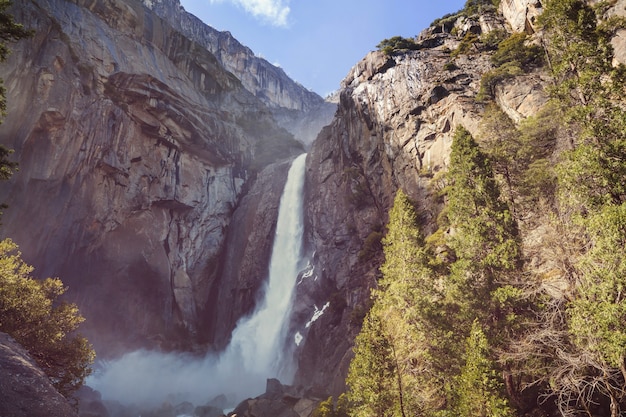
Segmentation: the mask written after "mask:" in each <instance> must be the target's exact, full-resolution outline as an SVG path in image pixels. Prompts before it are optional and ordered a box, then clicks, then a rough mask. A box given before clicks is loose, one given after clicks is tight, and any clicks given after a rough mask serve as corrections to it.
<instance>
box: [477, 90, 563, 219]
mask: <svg viewBox="0 0 626 417" xmlns="http://www.w3.org/2000/svg"><path fill="white" fill-rule="evenodd" d="M563 117H564V116H563V112H562V109H560V108H559V107H558V106H557V105H556V104H555V103H554V102H550V103H548V104H546V105H545V106H544V107H543V108H542V109H540V110H539V111H538V112H537V113H536V114H535V115H534V116H532V117H528V118H526V119H524V120H522V121H521V122H520V124H519V125H518V126H516V125H515V124H514V123H513V122H512V121H511V119H509V117H508V116H507V115H506V114H505V113H504V112H503V111H502V110H500V108H499V107H498V106H497V105H495V104H489V105H488V106H486V108H485V112H484V115H483V118H482V121H481V132H480V133H481V139H482V143H484V145H485V150H486V152H487V154H488V155H489V158H490V160H491V161H492V164H493V169H494V173H495V174H496V175H497V176H498V177H499V178H501V179H502V182H503V183H504V185H505V188H504V190H505V193H506V199H507V201H508V203H509V204H510V205H511V206H512V207H516V206H520V205H521V206H522V207H523V208H527V207H528V206H529V205H535V204H537V202H539V201H540V200H542V201H547V202H551V201H552V199H553V196H554V192H555V187H556V179H555V174H554V170H553V165H554V164H553V162H551V160H550V159H551V158H552V155H553V153H554V150H555V148H556V141H557V138H556V136H557V132H558V130H559V129H560V128H561V123H562V120H563Z"/></svg>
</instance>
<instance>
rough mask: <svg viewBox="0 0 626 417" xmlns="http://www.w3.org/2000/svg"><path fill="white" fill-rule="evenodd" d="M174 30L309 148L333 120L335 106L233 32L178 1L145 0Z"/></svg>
mask: <svg viewBox="0 0 626 417" xmlns="http://www.w3.org/2000/svg"><path fill="white" fill-rule="evenodd" d="M143 3H144V4H145V5H146V6H147V7H148V8H150V9H152V10H153V11H154V12H155V13H156V14H157V15H158V16H160V17H162V18H163V19H165V20H167V21H168V22H171V24H172V25H173V26H174V28H175V29H177V30H179V31H180V32H181V33H182V34H184V35H185V36H187V37H189V38H190V39H192V40H193V41H194V42H197V43H198V44H200V45H201V46H203V47H204V48H206V49H207V50H208V51H210V52H211V53H212V54H213V55H215V57H216V58H217V59H218V61H219V62H220V63H221V64H222V65H223V66H224V68H226V70H228V71H230V72H231V73H233V74H234V75H235V76H236V77H237V78H238V79H239V80H241V82H242V84H243V86H244V87H245V88H246V89H247V90H248V91H250V92H252V93H253V94H254V95H255V96H256V97H257V98H259V99H260V100H261V101H263V102H264V103H265V104H266V105H267V106H268V107H269V108H270V109H271V111H272V113H273V114H274V116H275V117H276V119H277V121H278V122H279V123H280V125H281V126H282V127H284V128H285V129H287V130H288V131H289V132H291V133H293V135H294V136H296V138H298V139H299V140H301V141H302V142H303V143H305V144H306V145H310V144H311V143H312V142H313V140H314V139H315V138H316V136H317V134H318V133H319V131H320V130H321V128H322V127H324V126H326V125H327V124H328V123H329V122H330V120H331V119H332V117H333V115H334V113H335V109H336V105H335V104H334V103H331V102H327V101H325V100H324V99H322V98H321V97H320V96H318V95H317V94H315V93H313V92H312V91H309V90H307V89H306V88H304V87H303V86H302V85H300V84H298V83H296V82H295V81H293V80H292V79H291V78H289V77H288V76H287V74H285V72H284V71H283V70H282V69H281V68H278V67H275V66H273V65H272V64H270V63H269V62H267V61H266V60H265V59H263V58H260V57H258V56H256V55H255V54H254V52H252V50H250V48H247V47H245V46H243V45H242V44H241V43H240V42H239V41H237V39H235V38H234V37H233V36H232V35H231V34H230V32H220V31H217V30H215V29H213V28H211V27H209V26H207V25H205V24H204V23H202V22H201V21H200V20H199V19H198V18H196V17H195V16H193V15H191V14H189V13H187V12H185V10H184V8H183V7H182V6H181V5H180V2H179V1H178V0H143Z"/></svg>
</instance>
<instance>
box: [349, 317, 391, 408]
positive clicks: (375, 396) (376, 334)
mask: <svg viewBox="0 0 626 417" xmlns="http://www.w3.org/2000/svg"><path fill="white" fill-rule="evenodd" d="M395 365H396V363H395V361H394V360H393V354H392V349H391V343H390V341H389V339H388V337H387V335H385V334H384V332H383V325H382V323H381V318H380V317H378V316H377V315H376V314H372V313H371V312H370V314H368V315H367V317H366V318H365V321H364V323H363V328H362V329H361V332H360V333H359V335H358V336H357V338H356V340H355V345H354V359H353V360H352V361H351V362H350V369H349V371H348V377H347V379H346V384H347V385H348V386H349V388H350V390H349V391H348V399H349V401H350V403H351V404H352V406H351V412H350V415H351V416H352V417H369V416H391V415H393V411H392V410H394V408H395V406H394V404H396V403H397V399H398V393H397V385H396V383H395V376H396V372H397V368H396V366H395Z"/></svg>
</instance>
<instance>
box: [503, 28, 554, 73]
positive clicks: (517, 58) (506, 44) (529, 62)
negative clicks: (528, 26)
mask: <svg viewBox="0 0 626 417" xmlns="http://www.w3.org/2000/svg"><path fill="white" fill-rule="evenodd" d="M527 38H528V37H527V36H526V34H525V33H514V34H512V35H511V36H509V37H508V38H507V39H505V40H503V41H502V42H500V43H499V44H498V50H497V51H496V52H495V53H494V54H493V55H492V56H491V63H492V64H493V65H495V66H496V67H500V66H502V65H504V64H507V63H516V64H517V65H518V66H519V67H520V68H522V69H529V68H530V67H532V66H537V65H541V63H542V51H541V48H539V46H537V45H526V40H527Z"/></svg>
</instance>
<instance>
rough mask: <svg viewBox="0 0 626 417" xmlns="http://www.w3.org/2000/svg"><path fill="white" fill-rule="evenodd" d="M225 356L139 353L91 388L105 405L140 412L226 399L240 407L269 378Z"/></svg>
mask: <svg viewBox="0 0 626 417" xmlns="http://www.w3.org/2000/svg"><path fill="white" fill-rule="evenodd" d="M220 356H221V357H220ZM220 356H212V355H209V356H206V357H195V356H192V355H189V354H180V353H178V354H176V353H160V352H155V351H146V350H138V351H135V352H131V353H127V354H126V355H124V356H123V357H121V358H119V359H117V360H115V361H112V362H108V363H106V364H104V365H103V366H102V369H100V370H97V371H96V373H95V375H93V376H91V377H89V378H88V380H87V385H89V386H90V387H91V388H93V389H96V390H98V391H100V393H101V394H102V398H103V400H112V401H118V402H120V403H122V404H125V405H132V404H134V405H137V406H153V405H158V404H162V403H163V402H165V401H168V402H171V403H174V404H176V403H180V402H183V401H190V402H192V403H194V404H196V405H203V404H206V403H207V402H209V401H211V400H212V399H214V398H215V397H217V396H218V395H221V394H223V395H226V396H227V397H229V398H231V399H232V400H233V401H236V402H238V401H241V400H243V399H246V398H249V397H254V396H257V395H260V394H262V393H263V392H264V391H265V384H266V378H267V377H268V375H261V373H263V374H264V373H265V372H259V373H255V372H251V370H250V369H243V366H244V364H243V363H242V362H240V361H237V360H233V358H232V357H230V358H224V357H223V355H220Z"/></svg>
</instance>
